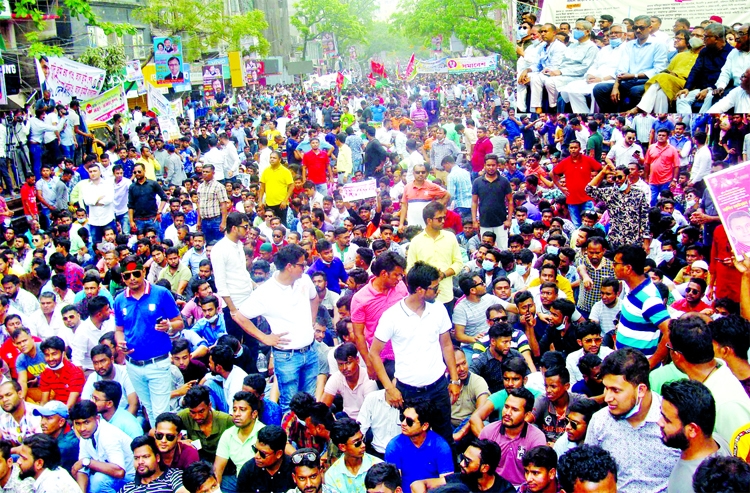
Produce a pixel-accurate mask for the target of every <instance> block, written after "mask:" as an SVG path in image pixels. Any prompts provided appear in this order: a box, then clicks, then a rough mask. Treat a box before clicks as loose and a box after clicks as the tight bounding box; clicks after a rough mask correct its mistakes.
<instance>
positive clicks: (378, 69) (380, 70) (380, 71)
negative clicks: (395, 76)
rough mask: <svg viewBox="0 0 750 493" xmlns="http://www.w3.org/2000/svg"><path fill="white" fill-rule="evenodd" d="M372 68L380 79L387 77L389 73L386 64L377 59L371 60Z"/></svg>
mask: <svg viewBox="0 0 750 493" xmlns="http://www.w3.org/2000/svg"><path fill="white" fill-rule="evenodd" d="M370 70H372V73H373V74H374V75H376V76H377V78H379V79H387V78H388V74H387V73H386V71H385V66H383V64H382V63H378V62H376V61H375V60H370Z"/></svg>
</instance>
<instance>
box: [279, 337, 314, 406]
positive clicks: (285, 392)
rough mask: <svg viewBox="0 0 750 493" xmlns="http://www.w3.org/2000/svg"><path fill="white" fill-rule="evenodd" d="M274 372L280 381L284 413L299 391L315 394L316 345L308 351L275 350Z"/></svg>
mask: <svg viewBox="0 0 750 493" xmlns="http://www.w3.org/2000/svg"><path fill="white" fill-rule="evenodd" d="M273 359H274V365H275V366H274V368H275V370H274V372H275V373H276V378H277V379H278V381H279V405H280V406H281V412H282V414H285V413H286V412H288V411H289V403H290V402H291V401H292V397H294V395H295V394H296V393H297V392H307V393H309V394H311V395H315V381H316V379H317V377H318V352H317V351H316V350H315V345H312V346H311V347H310V348H309V349H308V350H307V351H305V352H304V353H303V352H300V351H298V350H295V351H279V350H276V349H274V350H273Z"/></svg>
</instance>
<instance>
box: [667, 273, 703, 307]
mask: <svg viewBox="0 0 750 493" xmlns="http://www.w3.org/2000/svg"><path fill="white" fill-rule="evenodd" d="M704 294H706V281H705V280H703V279H698V278H692V279H690V281H688V284H687V287H686V288H685V298H683V299H681V300H678V301H675V302H674V303H672V308H673V309H675V310H677V311H680V312H685V313H698V312H702V311H703V310H707V309H709V308H711V307H710V306H709V305H708V304H706V303H705V302H704V301H703V295H704Z"/></svg>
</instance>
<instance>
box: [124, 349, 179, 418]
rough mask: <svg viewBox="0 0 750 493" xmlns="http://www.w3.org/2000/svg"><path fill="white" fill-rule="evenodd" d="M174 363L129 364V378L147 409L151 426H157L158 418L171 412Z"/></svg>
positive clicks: (168, 361) (168, 360)
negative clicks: (170, 398)
mask: <svg viewBox="0 0 750 493" xmlns="http://www.w3.org/2000/svg"><path fill="white" fill-rule="evenodd" d="M171 364H172V361H171V360H170V359H169V358H165V359H163V360H161V361H157V362H156V363H149V364H147V365H145V366H137V365H134V364H132V363H130V362H128V365H127V368H128V376H129V377H130V378H131V380H132V383H133V388H134V389H135V393H136V395H138V399H139V400H140V401H141V404H143V406H144V407H145V408H146V413H147V414H148V420H149V422H150V423H151V426H152V427H153V426H156V417H157V416H158V415H160V414H161V413H165V412H167V411H169V394H171V393H172V390H173V389H172V373H171V372H170V371H169V366H170V365H171Z"/></svg>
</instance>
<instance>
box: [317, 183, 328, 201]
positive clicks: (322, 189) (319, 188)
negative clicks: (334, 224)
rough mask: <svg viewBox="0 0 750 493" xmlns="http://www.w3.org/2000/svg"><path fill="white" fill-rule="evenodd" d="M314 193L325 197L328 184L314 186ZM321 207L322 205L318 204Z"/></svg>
mask: <svg viewBox="0 0 750 493" xmlns="http://www.w3.org/2000/svg"><path fill="white" fill-rule="evenodd" d="M315 191H316V192H320V194H321V195H322V196H323V197H325V196H327V195H328V184H327V183H321V184H320V185H315ZM320 205H323V204H320Z"/></svg>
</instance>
